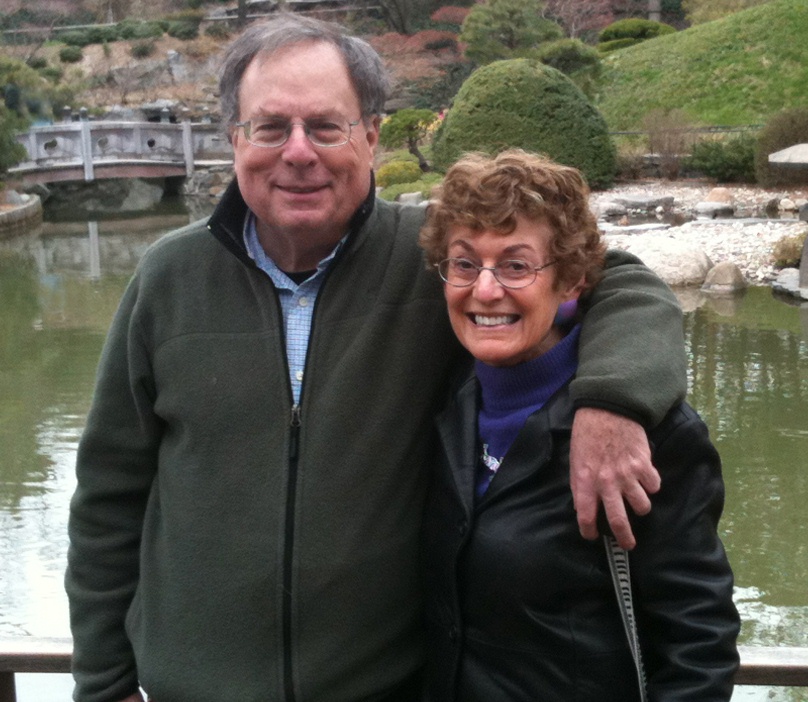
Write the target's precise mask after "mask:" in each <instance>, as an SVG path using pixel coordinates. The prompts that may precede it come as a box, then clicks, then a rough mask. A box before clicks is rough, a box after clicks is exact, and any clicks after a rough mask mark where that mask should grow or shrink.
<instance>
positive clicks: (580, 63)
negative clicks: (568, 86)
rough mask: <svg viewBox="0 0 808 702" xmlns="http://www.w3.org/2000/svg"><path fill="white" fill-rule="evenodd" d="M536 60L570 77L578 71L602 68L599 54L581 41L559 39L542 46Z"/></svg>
mask: <svg viewBox="0 0 808 702" xmlns="http://www.w3.org/2000/svg"><path fill="white" fill-rule="evenodd" d="M536 58H538V59H539V61H541V62H542V63H543V64H546V65H547V66H552V67H553V68H555V69H558V70H559V71H561V72H562V73H563V74H565V75H568V76H570V75H572V74H573V73H575V72H577V71H585V70H593V69H595V70H597V68H598V67H599V66H600V57H599V56H598V52H597V51H596V50H595V49H593V48H592V47H591V46H588V45H586V44H584V43H583V42H582V41H581V40H580V39H559V40H558V41H552V42H548V43H546V44H542V45H541V46H540V47H539V49H538V52H537V54H536Z"/></svg>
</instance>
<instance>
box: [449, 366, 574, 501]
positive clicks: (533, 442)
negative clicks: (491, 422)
mask: <svg viewBox="0 0 808 702" xmlns="http://www.w3.org/2000/svg"><path fill="white" fill-rule="evenodd" d="M479 408H480V387H479V383H478V381H477V378H476V377H474V376H472V377H470V378H468V379H467V380H466V381H465V382H464V383H463V384H462V385H461V386H460V388H459V389H458V391H457V392H456V393H455V395H454V397H453V398H452V400H451V401H450V403H449V404H448V405H447V407H446V409H444V410H443V411H442V412H441V413H440V414H439V415H438V417H437V420H436V421H437V427H438V434H439V436H440V441H441V444H442V446H443V451H444V454H445V459H446V461H447V463H448V465H449V469H450V471H451V473H452V476H453V478H454V482H455V488H456V490H457V494H458V495H459V497H460V501H461V502H462V504H463V508H464V510H465V511H466V514H467V515H469V516H470V515H471V514H472V512H473V510H474V509H475V507H476V508H481V507H483V506H484V505H485V504H486V503H487V502H489V501H490V500H492V499H494V498H495V497H496V496H497V495H498V494H500V493H501V492H503V491H504V490H507V489H508V488H509V487H511V486H513V485H515V484H516V483H519V482H520V481H522V480H524V479H525V478H527V477H529V476H530V475H532V474H533V473H535V472H536V471H537V470H540V469H541V468H542V467H543V466H545V465H546V464H547V463H548V462H549V460H550V458H551V456H552V455H553V444H554V442H555V441H557V440H558V439H559V438H561V437H563V436H569V434H570V432H571V431H572V420H573V416H574V408H573V405H572V399H571V398H570V394H569V383H567V384H566V385H565V386H564V387H562V388H561V389H560V390H559V391H558V392H557V393H556V394H555V396H553V398H551V400H550V401H549V402H548V403H547V404H546V405H545V406H544V407H542V409H540V410H539V411H538V412H534V413H533V414H532V415H530V417H528V419H527V421H526V422H525V426H524V427H523V429H522V430H521V431H520V432H519V435H518V436H517V437H516V439H515V441H514V443H513V444H512V446H511V448H510V449H509V450H508V456H507V459H506V460H507V463H506V465H507V468H505V469H503V470H502V472H501V473H498V474H497V476H496V478H495V479H494V480H493V481H492V482H491V485H490V487H489V488H488V490H487V491H486V492H485V494H484V495H483V497H482V498H481V499H480V500H479V502H478V504H477V505H475V504H474V485H475V481H476V475H477V468H478V465H479V462H480V454H481V451H482V447H481V446H480V441H479V436H478V432H477V414H478V412H479Z"/></svg>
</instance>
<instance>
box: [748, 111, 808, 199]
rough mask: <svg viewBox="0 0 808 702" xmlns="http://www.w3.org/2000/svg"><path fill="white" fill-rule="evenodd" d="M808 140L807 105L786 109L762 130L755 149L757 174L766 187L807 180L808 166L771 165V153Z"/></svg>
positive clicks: (795, 183)
mask: <svg viewBox="0 0 808 702" xmlns="http://www.w3.org/2000/svg"><path fill="white" fill-rule="evenodd" d="M805 143H808V107H795V108H792V109H790V110H784V111H783V112H779V113H777V114H776V115H774V117H772V118H771V119H770V120H769V121H768V122H767V123H766V126H765V127H763V129H761V130H760V134H759V135H758V140H757V149H756V150H755V176H756V178H757V181H758V183H759V184H760V185H763V186H765V187H767V188H770V187H776V186H779V185H802V184H805V183H808V166H800V167H797V166H772V165H771V164H770V163H769V154H773V153H774V152H775V151H780V150H782V149H785V148H787V147H789V146H793V145H794V144H805Z"/></svg>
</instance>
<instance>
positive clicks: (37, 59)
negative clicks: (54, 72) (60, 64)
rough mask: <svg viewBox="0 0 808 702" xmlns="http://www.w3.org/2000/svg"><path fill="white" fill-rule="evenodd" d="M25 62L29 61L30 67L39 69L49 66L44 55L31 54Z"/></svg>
mask: <svg viewBox="0 0 808 702" xmlns="http://www.w3.org/2000/svg"><path fill="white" fill-rule="evenodd" d="M25 63H27V64H28V66H29V67H30V68H33V69H34V70H37V71H39V70H41V69H43V68H47V67H48V59H46V58H45V57H44V56H31V57H29V58H28V59H26V61H25Z"/></svg>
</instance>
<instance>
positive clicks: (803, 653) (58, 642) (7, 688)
mask: <svg viewBox="0 0 808 702" xmlns="http://www.w3.org/2000/svg"><path fill="white" fill-rule="evenodd" d="M71 650H72V642H71V640H70V639H39V638H33V637H23V638H15V639H0V702H17V696H16V688H15V682H14V675H15V674H16V673H69V672H70V654H71ZM739 650H740V653H741V667H740V669H739V670H738V673H737V675H736V676H735V683H736V685H766V686H771V687H805V688H808V648H792V647H785V646H741V647H740V648H739Z"/></svg>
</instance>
